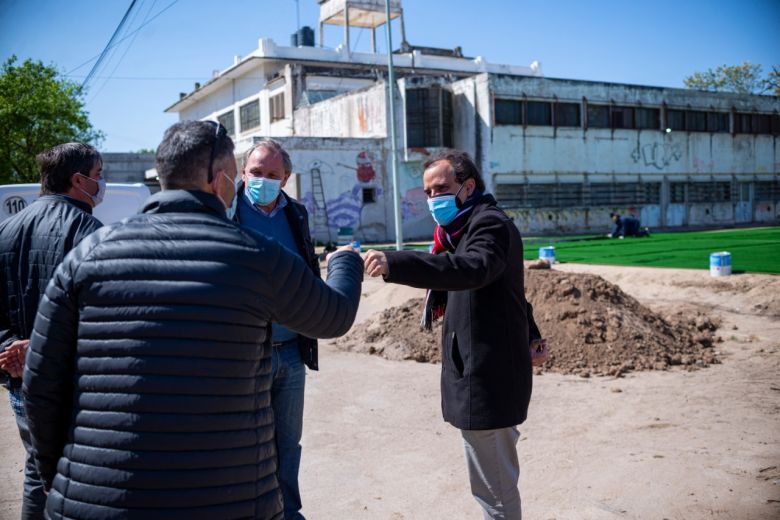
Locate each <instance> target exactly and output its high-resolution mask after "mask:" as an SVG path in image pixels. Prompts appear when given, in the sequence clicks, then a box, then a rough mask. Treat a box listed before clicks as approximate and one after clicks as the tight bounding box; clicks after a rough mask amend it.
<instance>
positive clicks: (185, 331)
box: [23, 121, 362, 519]
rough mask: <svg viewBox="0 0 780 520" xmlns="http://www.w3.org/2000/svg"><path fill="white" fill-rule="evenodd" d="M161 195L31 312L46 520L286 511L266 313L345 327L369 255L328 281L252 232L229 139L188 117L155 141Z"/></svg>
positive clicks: (323, 328)
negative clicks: (243, 222)
mask: <svg viewBox="0 0 780 520" xmlns="http://www.w3.org/2000/svg"><path fill="white" fill-rule="evenodd" d="M157 171H158V174H159V176H160V184H161V186H162V188H163V191H162V192H160V193H158V194H156V195H154V196H152V197H151V198H150V199H149V200H148V201H147V202H146V205H145V207H144V208H143V209H142V212H141V213H140V214H139V215H136V216H133V217H130V218H128V219H125V220H124V221H122V222H118V223H116V224H112V225H110V226H106V227H104V228H102V229H100V230H99V231H97V232H95V233H93V234H92V235H90V236H89V237H87V238H86V239H85V240H84V241H82V243H81V244H80V245H79V246H78V247H77V248H75V249H74V250H73V251H71V253H70V254H69V255H68V256H66V257H65V260H64V261H63V262H62V264H61V265H60V267H59V268H58V269H57V271H56V273H55V275H54V277H53V278H52V281H51V283H50V284H49V286H48V287H47V288H46V293H45V295H44V297H43V299H42V301H41V304H40V307H39V309H38V315H37V317H36V320H35V326H34V330H33V334H32V340H31V343H30V348H29V352H28V355H27V365H26V367H25V371H24V384H23V393H24V399H25V406H26V408H27V412H28V417H29V423H30V431H31V432H32V438H33V448H34V450H33V452H34V455H35V460H36V462H37V465H38V469H39V471H40V475H41V478H42V480H43V482H44V485H45V487H46V489H48V490H49V495H48V500H47V503H46V512H47V515H48V516H49V517H50V518H57V519H59V518H82V519H98V518H100V519H110V518H123V519H126V518H130V519H132V518H143V519H153V518H166V519H167V518H187V519H213V518H220V519H227V518H258V519H280V518H282V498H281V493H280V492H279V485H278V481H277V478H276V449H275V445H274V417H273V411H272V409H271V404H270V401H271V395H270V388H271V345H270V323H271V322H278V323H281V324H283V325H284V326H286V327H288V328H290V329H291V330H295V331H297V332H299V333H302V334H306V335H308V336H311V337H332V336H338V335H341V334H343V333H345V332H346V331H347V330H348V329H349V327H350V326H351V324H352V322H353V321H354V317H355V313H356V311H357V305H358V300H359V298H360V282H361V278H362V262H361V260H360V257H359V255H357V254H356V253H354V252H353V251H348V250H347V249H346V248H344V249H343V250H341V251H338V252H336V253H334V255H333V256H332V257H331V258H330V262H329V264H328V281H327V284H326V283H325V282H323V281H322V280H320V279H319V278H317V277H316V276H314V274H312V272H311V270H310V269H309V268H308V266H307V265H306V264H305V263H304V262H303V261H302V260H301V259H300V258H299V257H298V256H297V255H294V254H292V253H290V252H289V251H288V250H287V249H286V248H284V247H283V246H282V245H280V244H279V243H278V242H276V241H275V240H271V239H268V238H266V237H264V236H262V235H259V234H256V233H254V232H252V231H251V230H246V229H242V228H241V227H239V226H238V224H236V223H234V222H232V221H231V220H229V219H228V218H227V216H226V213H225V208H226V207H229V206H230V205H231V203H232V200H233V198H234V196H235V184H234V181H235V176H236V174H237V169H236V162H235V159H234V157H233V143H232V141H231V140H230V138H229V137H227V132H226V130H225V128H224V127H223V126H222V125H219V124H217V123H213V122H210V121H184V122H180V123H176V124H175V125H173V126H172V127H171V128H169V129H168V130H167V131H166V133H165V136H164V138H163V141H162V143H161V144H160V146H159V148H158V149H157Z"/></svg>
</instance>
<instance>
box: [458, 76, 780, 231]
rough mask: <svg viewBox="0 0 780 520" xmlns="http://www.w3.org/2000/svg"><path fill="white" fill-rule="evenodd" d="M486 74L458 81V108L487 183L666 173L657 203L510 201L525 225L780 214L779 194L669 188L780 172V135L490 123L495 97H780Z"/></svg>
mask: <svg viewBox="0 0 780 520" xmlns="http://www.w3.org/2000/svg"><path fill="white" fill-rule="evenodd" d="M486 76H487V75H482V76H476V77H474V78H469V79H466V80H462V81H460V82H457V83H455V84H454V85H453V90H454V92H456V100H457V101H456V107H457V109H458V110H459V111H463V112H464V114H460V115H456V119H455V124H456V143H457V145H458V146H460V147H463V148H464V149H466V150H468V151H469V152H471V153H472V154H473V155H475V156H480V153H482V154H483V155H482V158H481V160H480V161H479V164H480V166H481V168H482V171H483V174H484V175H485V177H486V183H487V184H488V186H489V189H493V190H494V189H495V188H496V183H509V184H524V183H556V182H579V183H588V182H617V183H620V182H629V183H630V182H638V181H639V180H640V179H641V181H642V182H660V183H662V187H663V188H662V196H661V203H660V204H646V205H638V206H623V207H607V206H597V207H596V206H588V207H582V206H577V207H563V208H529V209H512V210H511V211H510V213H511V215H512V216H513V218H514V219H515V221H516V223H517V225H518V227H520V229H521V230H524V231H525V232H526V233H549V232H576V231H586V230H590V231H593V230H599V229H603V228H607V227H608V225H609V221H608V220H607V217H605V215H608V213H609V212H610V211H618V212H620V213H631V214H634V215H637V216H640V217H641V219H642V222H643V225H647V226H652V227H659V226H662V227H675V226H694V227H695V226H728V225H733V224H735V223H745V222H774V223H780V213H778V212H777V209H776V206H777V201H770V203H769V204H760V203H759V202H758V201H754V200H752V199H749V200H747V201H739V200H731V201H723V202H712V203H692V202H689V203H683V204H671V203H670V202H669V196H668V189H669V183H670V182H688V183H697V182H710V181H718V182H729V183H732V184H733V183H737V184H738V183H742V182H744V183H753V182H755V181H758V180H778V179H780V143H778V138H777V136H772V135H746V134H736V135H732V134H730V133H706V132H681V131H672V132H670V133H666V132H663V131H661V130H627V129H615V130H612V129H601V128H590V129H585V128H554V127H550V126H521V125H516V126H515V125H500V126H496V125H494V124H493V121H494V120H495V115H494V113H493V100H494V99H495V98H504V99H528V100H535V99H539V100H546V101H549V100H553V99H558V100H559V101H564V102H575V103H581V102H582V100H583V98H585V99H587V100H588V102H590V103H594V104H610V103H614V104H617V105H621V104H623V105H632V106H639V105H641V106H646V107H655V108H658V107H661V106H662V105H664V104H665V106H667V107H670V108H680V109H694V110H695V109H697V108H698V109H701V110H713V109H714V110H720V111H723V112H730V111H732V110H737V111H748V112H752V111H759V112H764V113H772V112H773V111H774V112H776V111H778V110H780V101H778V98H777V97H772V96H744V95H736V94H722V93H721V94H716V93H704V92H695V91H689V90H683V89H664V88H654V87H641V86H633V85H615V84H605V83H598V82H582V81H571V80H551V79H545V78H525V77H516V76H515V77H509V76H501V75H489V76H487V81H486V80H485V79H486ZM472 91H473V92H472ZM474 113H476V114H477V116H476V117H475V118H474V121H472V114H474ZM581 116H582V118H583V119H584V118H585V114H584V113H582V114H581ZM485 132H486V133H487V136H486V135H485ZM472 134H474V135H473V137H472ZM480 146H481V148H482V150H480ZM564 177H565V179H562V178H564ZM751 193H752V192H751ZM500 202H501V201H500V200H499V203H500Z"/></svg>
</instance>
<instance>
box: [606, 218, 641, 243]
mask: <svg viewBox="0 0 780 520" xmlns="http://www.w3.org/2000/svg"><path fill="white" fill-rule="evenodd" d="M609 218H610V219H611V220H612V232H611V233H610V234H609V235H607V236H608V237H609V238H623V237H648V236H650V230H649V229H647V228H640V224H639V219H638V218H636V217H632V216H631V215H627V216H625V217H621V216H620V214H618V213H610V214H609Z"/></svg>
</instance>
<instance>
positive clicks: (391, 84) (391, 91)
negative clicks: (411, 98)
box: [385, 0, 404, 251]
mask: <svg viewBox="0 0 780 520" xmlns="http://www.w3.org/2000/svg"><path fill="white" fill-rule="evenodd" d="M385 14H386V15H387V25H386V26H385V27H386V29H387V80H388V85H387V96H388V99H389V103H388V104H389V107H390V117H389V118H388V119H389V123H390V125H389V126H390V153H391V154H392V163H391V164H392V168H393V208H394V210H395V249H396V250H397V251H400V250H402V249H403V245H404V238H403V222H402V221H401V187H400V185H399V182H398V143H397V142H396V137H395V71H394V70H393V34H392V31H391V30H390V29H391V27H390V0H385Z"/></svg>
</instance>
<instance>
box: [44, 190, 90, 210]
mask: <svg viewBox="0 0 780 520" xmlns="http://www.w3.org/2000/svg"><path fill="white" fill-rule="evenodd" d="M38 200H42V201H47V200H51V201H55V200H60V201H62V202H65V203H67V204H70V205H71V206H76V207H77V208H78V209H80V210H81V211H84V212H86V213H89V214H90V215H91V214H92V206H90V205H89V204H87V203H86V202H84V201H81V200H78V199H74V198H73V197H68V196H67V195H64V194H62V193H54V194H52V195H42V196H41V197H39V198H38Z"/></svg>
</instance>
